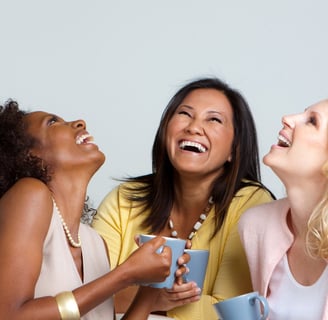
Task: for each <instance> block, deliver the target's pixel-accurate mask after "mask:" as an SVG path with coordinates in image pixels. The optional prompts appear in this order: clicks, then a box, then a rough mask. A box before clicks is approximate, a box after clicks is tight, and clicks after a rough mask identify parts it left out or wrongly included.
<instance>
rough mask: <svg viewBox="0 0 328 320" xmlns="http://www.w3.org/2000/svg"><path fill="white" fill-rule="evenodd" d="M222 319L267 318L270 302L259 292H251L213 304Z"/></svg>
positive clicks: (263, 319)
mask: <svg viewBox="0 0 328 320" xmlns="http://www.w3.org/2000/svg"><path fill="white" fill-rule="evenodd" d="M213 306H214V308H215V310H216V312H217V314H218V316H219V317H220V319H221V320H265V319H266V318H267V317H268V315H269V304H268V302H267V300H266V299H265V298H264V297H263V296H261V295H259V293H258V292H250V293H246V294H243V295H241V296H237V297H233V298H231V299H227V300H224V301H221V302H218V303H216V304H214V305H213Z"/></svg>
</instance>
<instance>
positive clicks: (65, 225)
mask: <svg viewBox="0 0 328 320" xmlns="http://www.w3.org/2000/svg"><path fill="white" fill-rule="evenodd" d="M53 202H54V206H55V208H56V210H57V212H58V215H59V218H60V221H61V224H62V226H63V229H64V231H65V234H66V237H67V239H68V242H69V244H70V245H71V246H72V247H74V248H80V247H81V238H80V234H78V235H77V242H75V241H74V239H73V237H72V235H71V232H70V231H69V229H68V227H67V224H66V222H65V221H64V218H63V216H62V215H61V213H60V211H59V209H58V206H57V203H56V201H55V199H53Z"/></svg>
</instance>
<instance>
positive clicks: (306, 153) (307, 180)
mask: <svg viewBox="0 0 328 320" xmlns="http://www.w3.org/2000/svg"><path fill="white" fill-rule="evenodd" d="M282 123H283V129H282V130H281V131H280V132H279V136H280V142H278V144H276V145H273V146H272V147H271V150H270V152H269V153H268V154H267V155H266V156H265V157H264V159H263V161H264V163H265V164H266V165H268V166H269V167H270V168H271V169H272V170H273V171H274V172H275V173H276V174H277V176H278V177H279V178H280V180H281V181H282V182H283V184H284V185H285V187H286V192H287V197H288V199H289V203H290V211H289V216H288V226H289V228H290V230H291V232H292V233H293V234H294V237H295V241H294V243H293V245H292V246H291V248H290V249H289V251H288V252H287V257H288V262H289V267H290V270H291V272H292V274H293V276H294V277H295V279H296V280H297V281H298V282H299V283H300V284H302V285H311V284H313V283H315V282H316V280H317V279H318V278H319V277H320V275H321V274H322V272H323V270H324V269H325V267H326V266H327V262H326V261H324V260H323V259H313V258H311V257H310V256H309V255H308V254H307V253H306V250H305V237H306V232H307V222H308V220H309V217H310V215H311V213H312V211H313V209H314V208H315V206H316V205H317V203H318V202H319V201H320V200H321V198H322V196H323V194H324V191H325V189H326V188H327V178H326V176H325V175H324V174H323V171H322V168H323V165H324V164H325V163H326V162H327V160H328V100H323V101H321V102H319V103H317V104H314V105H312V106H310V107H309V108H307V109H306V110H305V111H304V112H302V113H299V114H295V115H290V116H285V117H283V119H282ZM282 139H284V140H287V141H289V144H290V145H289V146H287V145H286V144H284V143H281V140H282ZM309 270H311V272H308V271H309Z"/></svg>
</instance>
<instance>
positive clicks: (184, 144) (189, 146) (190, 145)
mask: <svg viewBox="0 0 328 320" xmlns="http://www.w3.org/2000/svg"><path fill="white" fill-rule="evenodd" d="M179 147H180V149H182V150H186V151H192V152H197V153H204V152H206V151H207V148H206V147H205V146H203V145H202V144H200V143H198V142H193V141H188V140H183V141H181V142H180V144H179Z"/></svg>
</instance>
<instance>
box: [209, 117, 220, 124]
mask: <svg viewBox="0 0 328 320" xmlns="http://www.w3.org/2000/svg"><path fill="white" fill-rule="evenodd" d="M210 121H214V122H218V123H222V120H221V119H220V118H217V117H212V118H210Z"/></svg>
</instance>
